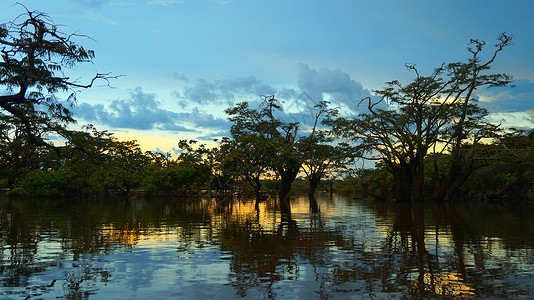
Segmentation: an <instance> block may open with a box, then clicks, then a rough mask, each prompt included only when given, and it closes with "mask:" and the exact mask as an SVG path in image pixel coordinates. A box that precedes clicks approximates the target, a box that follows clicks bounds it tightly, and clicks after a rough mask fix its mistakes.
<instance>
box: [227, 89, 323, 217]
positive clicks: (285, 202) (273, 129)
mask: <svg viewBox="0 0 534 300" xmlns="http://www.w3.org/2000/svg"><path fill="white" fill-rule="evenodd" d="M262 100H263V101H262V103H261V104H260V106H259V107H258V108H257V109H253V108H250V107H249V104H248V102H241V103H238V104H237V105H236V106H235V107H232V108H229V109H227V110H226V111H225V112H226V114H228V115H229V116H230V117H229V119H230V121H232V122H234V124H233V125H232V128H231V129H230V132H231V134H232V137H233V138H234V140H236V141H243V140H244V138H245V137H247V136H248V137H252V139H251V140H250V141H254V143H255V144H256V145H255V146H254V147H255V148H256V149H257V150H258V151H259V152H255V154H254V155H253V156H257V157H259V158H261V160H262V161H264V162H267V163H268V168H266V170H268V171H273V172H274V173H276V175H277V176H279V178H280V189H279V193H278V197H279V201H280V209H281V211H282V213H283V214H286V215H289V213H290V212H291V207H290V204H289V192H290V191H291V184H292V183H293V181H294V180H295V178H296V177H297V175H298V173H299V171H300V169H301V165H302V162H303V161H304V160H305V159H306V157H307V154H308V150H309V148H310V143H309V142H308V143H304V144H305V145H304V146H298V144H299V138H297V136H298V134H299V126H300V124H299V123H298V122H284V121H282V120H280V118H278V117H277V113H280V112H281V111H282V106H281V105H280V103H279V100H277V99H276V98H275V97H274V96H263V97H262ZM327 104H328V103H327V102H321V103H319V104H318V105H316V108H317V113H316V115H315V121H314V124H313V127H312V128H311V130H310V131H309V133H308V134H307V136H309V137H310V138H311V137H313V136H314V134H315V131H316V128H317V124H318V122H319V120H320V119H321V118H322V117H323V116H325V115H328V114H329V113H330V111H329V110H328V109H327ZM301 138H302V137H301ZM241 146H244V147H249V146H252V144H242V145H241Z"/></svg>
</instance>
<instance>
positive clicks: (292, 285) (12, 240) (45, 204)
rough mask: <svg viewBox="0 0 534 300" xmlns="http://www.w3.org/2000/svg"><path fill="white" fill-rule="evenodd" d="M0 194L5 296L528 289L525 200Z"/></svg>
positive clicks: (407, 294) (289, 295) (399, 294)
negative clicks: (285, 200) (286, 211)
mask: <svg viewBox="0 0 534 300" xmlns="http://www.w3.org/2000/svg"><path fill="white" fill-rule="evenodd" d="M318 204H319V208H320V213H315V214H312V213H310V212H309V202H308V199H307V198H298V199H295V200H294V201H293V202H292V218H291V220H285V219H284V220H283V221H282V219H281V217H280V214H279V213H278V212H277V210H276V206H275V205H274V203H272V202H266V203H262V204H261V205H260V210H259V211H256V210H255V208H254V204H253V203H252V202H249V203H237V204H235V205H234V206H233V207H225V208H221V207H217V206H216V205H215V204H213V203H209V202H207V201H198V200H192V201H183V200H176V199H152V200H145V199H130V200H127V199H115V200H107V201H103V200H92V201H89V200H83V201H82V200H69V199H62V200H46V199H33V200H31V199H23V200H20V199H18V200H7V199H5V200H1V201H0V225H1V227H0V299H12V298H13V299H17V298H35V299H40V298H44V299H51V298H66V299H86V298H91V299H135V298H137V299H207V298H210V299H229V298H242V297H244V298H252V299H328V298H335V299H413V298H439V299H443V298H445V299H447V298H458V297H466V298H484V299H487V298H496V299H497V298H525V299H528V298H534V251H533V248H534V205H532V204H529V203H523V204H521V203H514V204H487V205H475V204H462V205H436V204H425V205H416V204H412V205H407V204H399V203H377V202H374V201H369V200H361V199H353V198H352V197H350V196H341V195H334V197H332V198H330V197H329V196H328V195H320V196H319V197H318Z"/></svg>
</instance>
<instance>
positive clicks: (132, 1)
mask: <svg viewBox="0 0 534 300" xmlns="http://www.w3.org/2000/svg"><path fill="white" fill-rule="evenodd" d="M15 2H16V1H15V0H13V1H12V0H2V10H1V11H0V23H4V22H7V21H10V20H12V19H14V18H15V17H16V16H17V15H19V14H21V13H23V12H24V9H23V8H22V7H21V6H19V5H16V4H15ZM19 2H20V3H22V4H24V5H25V6H26V7H27V8H28V9H29V10H39V11H43V12H46V13H48V14H49V15H50V17H51V18H52V19H53V20H54V21H55V22H56V23H57V24H61V25H64V26H62V30H63V31H64V32H66V33H72V32H76V33H80V34H86V35H88V36H90V37H91V39H79V40H78V41H79V43H80V44H82V45H84V46H85V47H87V48H90V49H93V50H95V52H96V58H95V60H94V63H93V64H88V65H83V66H79V67H78V68H77V69H76V70H73V76H75V77H76V78H77V77H80V80H83V79H90V78H91V77H92V76H93V75H94V74H95V73H96V72H113V74H116V75H124V76H123V77H120V78H118V79H117V80H114V81H113V82H112V85H113V87H114V88H113V89H110V88H109V87H104V86H98V87H95V88H92V89H90V90H85V91H82V92H81V93H80V94H79V95H78V103H77V106H76V108H75V116H76V118H77V119H78V121H79V124H86V123H92V124H94V125H95V126H96V127H97V129H99V130H110V131H112V132H115V133H116V136H118V137H119V138H121V139H137V140H138V141H139V142H140V143H141V145H142V147H143V148H144V149H145V150H155V149H160V150H162V151H165V152H167V151H171V149H172V147H175V146H176V144H177V141H178V140H179V139H186V138H187V139H189V138H195V139H200V140H206V141H208V140H211V139H212V138H216V137H220V136H225V135H228V128H229V126H230V124H229V123H228V122H227V120H226V116H225V114H224V112H223V111H224V109H226V108H228V107H230V106H232V105H233V104H234V103H236V102H240V101H251V102H254V101H258V99H259V96H260V95H272V94H275V95H276V96H277V98H280V99H282V100H284V101H285V103H284V105H285V107H286V109H287V110H288V112H292V113H294V115H293V117H296V116H298V115H299V114H306V110H307V108H308V107H309V103H308V102H309V101H308V100H307V99H308V96H309V97H310V98H311V99H312V101H320V100H321V99H328V100H330V101H332V102H334V103H336V104H341V105H347V106H348V107H354V106H355V104H356V103H357V101H358V100H360V99H361V98H363V97H365V96H367V95H369V93H370V92H371V91H372V90H373V89H379V88H382V87H384V82H386V81H390V80H393V79H398V80H400V81H401V82H408V81H409V80H410V79H412V78H413V74H412V73H410V72H409V71H407V70H406V68H405V67H404V64H405V63H414V64H416V65H417V67H418V68H419V69H420V71H421V72H422V73H428V72H430V71H431V70H432V69H433V68H434V67H437V66H439V65H440V64H441V63H442V62H454V61H460V60H465V59H466V58H467V57H468V53H467V51H466V47H467V45H468V42H469V40H470V39H471V38H478V39H481V40H485V41H487V42H488V47H487V49H486V50H487V51H486V54H489V53H490V52H491V45H493V44H494V43H495V42H496V37H497V36H498V35H499V34H500V33H502V32H507V33H509V34H511V35H513V37H514V43H513V45H512V46H511V47H509V48H507V49H505V51H503V52H502V55H501V56H500V57H499V58H498V59H497V62H496V63H495V65H494V69H493V70H494V71H495V72H506V73H508V74H510V75H512V76H513V77H514V78H515V79H516V81H515V85H516V87H515V88H504V89H490V90H481V91H479V92H478V96H479V97H480V100H481V103H483V105H485V106H486V107H488V109H489V110H490V112H491V113H492V117H493V118H494V119H495V120H496V121H498V122H502V123H503V126H511V125H513V126H526V127H529V126H532V124H533V117H534V100H533V99H534V55H533V53H534V52H533V50H534V35H533V34H532V29H533V28H534V21H533V18H532V16H531V14H532V12H533V11H534V2H533V1H489V0H484V1H454V0H451V1H429V0H420V1H394V0H392V1H343V0H339V1H287V0H286V1H278V0H272V1H252V0H234V1H232V0H194V1H193V0H183V1H178V0H48V1H42V0H19ZM303 95H307V96H305V97H304V96H303Z"/></svg>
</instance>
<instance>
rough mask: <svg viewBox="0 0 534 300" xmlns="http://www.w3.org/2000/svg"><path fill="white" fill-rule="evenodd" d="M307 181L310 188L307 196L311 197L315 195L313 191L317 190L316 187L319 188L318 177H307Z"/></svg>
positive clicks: (319, 178)
mask: <svg viewBox="0 0 534 300" xmlns="http://www.w3.org/2000/svg"><path fill="white" fill-rule="evenodd" d="M308 181H309V182H310V187H309V189H308V196H309V197H313V195H314V194H315V190H317V186H319V183H320V182H321V177H320V176H310V177H308Z"/></svg>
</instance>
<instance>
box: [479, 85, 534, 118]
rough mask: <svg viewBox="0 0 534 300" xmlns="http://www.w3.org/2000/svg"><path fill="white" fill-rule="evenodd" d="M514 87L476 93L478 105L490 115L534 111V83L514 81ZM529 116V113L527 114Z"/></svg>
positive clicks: (490, 89)
mask: <svg viewBox="0 0 534 300" xmlns="http://www.w3.org/2000/svg"><path fill="white" fill-rule="evenodd" d="M513 84H514V86H513V87H512V86H509V87H499V88H489V89H484V90H479V91H477V94H478V96H479V97H480V102H479V104H480V105H481V106H482V107H484V108H486V109H487V110H488V111H489V112H490V113H499V112H527V113H529V112H532V111H534V82H532V81H530V80H527V79H520V80H515V81H514V82H513ZM529 114H530V113H529Z"/></svg>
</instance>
